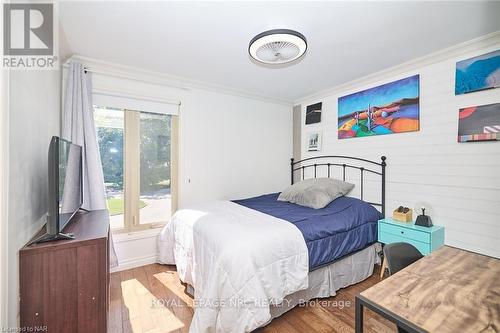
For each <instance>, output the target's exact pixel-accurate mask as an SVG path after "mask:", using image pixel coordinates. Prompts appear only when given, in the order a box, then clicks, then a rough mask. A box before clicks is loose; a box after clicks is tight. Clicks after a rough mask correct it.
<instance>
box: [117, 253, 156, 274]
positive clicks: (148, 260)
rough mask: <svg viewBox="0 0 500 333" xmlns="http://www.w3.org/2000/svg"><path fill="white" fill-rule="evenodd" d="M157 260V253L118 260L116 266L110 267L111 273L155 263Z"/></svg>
mask: <svg viewBox="0 0 500 333" xmlns="http://www.w3.org/2000/svg"><path fill="white" fill-rule="evenodd" d="M157 262H158V254H154V255H150V256H144V257H137V258H132V259H127V260H119V261H118V266H116V267H113V268H111V270H110V271H111V273H114V272H120V271H124V270H126V269H131V268H136V267H140V266H145V265H150V264H155V263H157Z"/></svg>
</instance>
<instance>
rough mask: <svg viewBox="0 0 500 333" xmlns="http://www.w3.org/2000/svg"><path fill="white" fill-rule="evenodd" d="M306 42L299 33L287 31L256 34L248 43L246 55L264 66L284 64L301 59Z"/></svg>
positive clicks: (304, 51) (279, 30)
mask: <svg viewBox="0 0 500 333" xmlns="http://www.w3.org/2000/svg"><path fill="white" fill-rule="evenodd" d="M306 50H307V40H306V38H305V37H304V35H302V34H301V33H299V32H297V31H294V30H289V29H274V30H269V31H264V32H263V33H260V34H258V35H257V36H255V37H254V38H252V40H251V41H250V44H249V45H248V53H249V54H250V56H251V57H252V58H253V59H255V60H257V61H258V62H262V63H264V64H273V65H277V64H286V63H289V62H292V61H294V60H297V59H298V58H300V57H302V56H303V55H304V54H305V53H306Z"/></svg>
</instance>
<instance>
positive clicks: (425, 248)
mask: <svg viewBox="0 0 500 333" xmlns="http://www.w3.org/2000/svg"><path fill="white" fill-rule="evenodd" d="M379 242H382V243H384V244H391V243H398V242H405V243H410V244H411V245H413V246H415V247H416V248H417V249H418V250H419V251H420V253H422V254H423V255H427V254H429V253H430V252H431V246H430V244H429V243H423V242H419V241H416V240H413V239H411V238H405V237H401V236H398V235H393V234H390V233H381V234H380V237H379Z"/></svg>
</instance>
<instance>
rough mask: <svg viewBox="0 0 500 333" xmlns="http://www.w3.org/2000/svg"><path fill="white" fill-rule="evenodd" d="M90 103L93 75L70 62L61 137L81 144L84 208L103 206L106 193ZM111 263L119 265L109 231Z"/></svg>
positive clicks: (103, 207) (80, 65)
mask: <svg viewBox="0 0 500 333" xmlns="http://www.w3.org/2000/svg"><path fill="white" fill-rule="evenodd" d="M93 112H94V108H93V104H92V76H91V74H90V73H86V72H85V68H84V67H83V65H82V64H80V63H77V62H71V64H70V66H69V69H68V75H67V79H66V92H65V94H64V108H63V116H62V122H63V123H62V137H63V139H66V140H69V141H71V142H73V143H74V144H77V145H79V146H82V156H83V208H85V209H88V210H99V209H106V193H105V188H104V176H103V173H102V164H101V157H100V154H99V146H98V144H97V135H96V131H95V125H94V116H93ZM109 241H110V244H109V249H110V256H109V258H110V266H111V267H115V266H117V265H118V259H117V257H116V253H115V249H114V245H113V239H112V236H111V233H110V238H109Z"/></svg>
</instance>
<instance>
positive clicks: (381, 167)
mask: <svg viewBox="0 0 500 333" xmlns="http://www.w3.org/2000/svg"><path fill="white" fill-rule="evenodd" d="M335 160H349V162H350V161H353V162H352V163H353V164H347V163H345V162H344V163H332V161H333V162H335ZM380 160H381V162H380V163H379V162H375V161H370V160H367V159H364V158H359V157H352V156H340V155H339V156H333V155H332V156H315V157H309V158H305V159H303V160H300V161H295V160H294V159H293V158H292V159H291V162H290V176H291V183H292V185H293V183H294V182H295V173H297V171H300V180H304V179H305V171H306V170H307V169H308V168H313V169H314V178H316V175H317V170H318V168H320V167H326V168H327V176H328V178H330V174H331V168H332V167H341V168H342V180H344V181H345V170H346V168H351V169H358V170H359V171H360V174H361V190H360V193H361V197H360V199H361V200H363V187H364V181H365V179H364V173H365V172H370V173H373V174H376V175H379V176H380V177H381V183H382V193H381V202H380V203H377V202H368V203H369V204H371V205H373V206H379V207H381V211H382V215H383V216H384V217H385V167H386V165H387V164H386V162H385V160H386V157H385V156H381V157H380ZM325 161H328V163H326V162H325ZM363 165H370V166H371V165H375V166H376V167H375V169H376V170H373V169H371V168H366V167H364V166H363Z"/></svg>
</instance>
